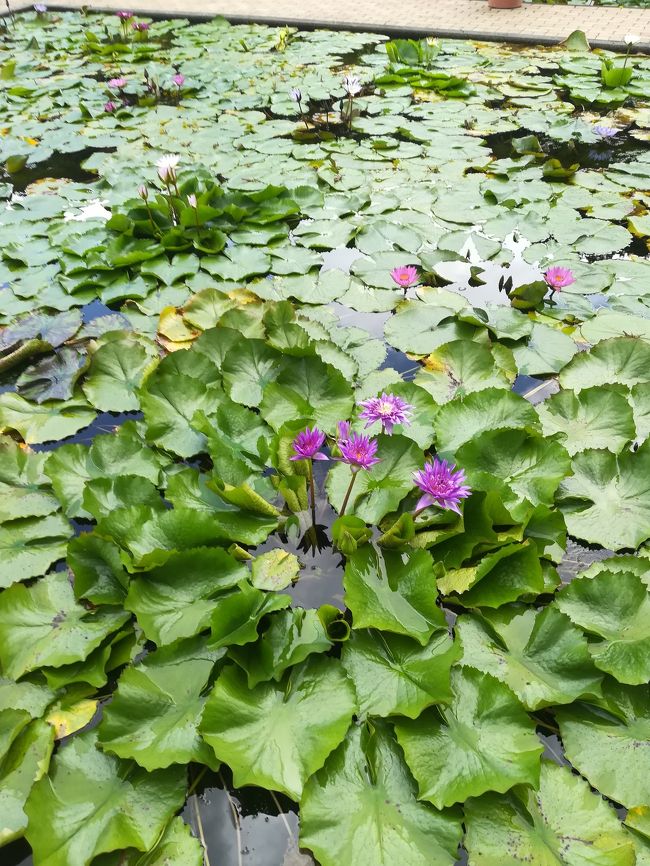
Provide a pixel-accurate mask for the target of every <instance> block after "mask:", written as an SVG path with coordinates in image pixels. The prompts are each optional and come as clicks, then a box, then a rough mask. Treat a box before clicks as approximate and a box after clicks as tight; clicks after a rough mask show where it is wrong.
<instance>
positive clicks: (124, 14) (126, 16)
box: [116, 10, 133, 21]
mask: <svg viewBox="0 0 650 866" xmlns="http://www.w3.org/2000/svg"><path fill="white" fill-rule="evenodd" d="M116 14H117V17H118V18H120V19H121V20H122V21H130V20H131V18H133V12H126V11H124V10H123V11H122V12H117V13H116Z"/></svg>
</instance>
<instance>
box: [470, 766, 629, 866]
mask: <svg viewBox="0 0 650 866" xmlns="http://www.w3.org/2000/svg"><path fill="white" fill-rule="evenodd" d="M465 820H466V822H467V836H466V839H465V845H466V847H467V850H468V851H469V857H470V860H469V862H470V863H472V866H519V864H522V863H530V864H533V863H534V864H535V866H634V864H635V853H634V843H633V840H632V837H631V835H630V834H628V833H626V832H625V830H624V829H623V827H621V825H620V823H619V821H618V819H617V817H616V814H615V812H614V811H613V809H611V808H610V806H608V805H607V804H606V803H605V802H604V801H603V800H602V799H601V798H600V797H598V796H597V795H596V794H592V793H591V791H590V790H589V786H588V785H587V783H586V782H585V781H584V780H583V779H581V778H579V777H578V776H574V775H573V774H572V773H571V771H570V770H569V769H567V768H566V767H558V766H556V765H555V764H550V763H546V762H545V763H544V764H543V765H542V773H541V778H540V785H539V790H538V791H536V790H531V789H530V788H524V787H522V788H517V789H515V790H514V791H513V792H512V793H511V794H509V795H507V796H498V795H497V794H485V795H484V796H483V797H480V798H479V799H476V800H470V801H469V802H468V803H466V804H465Z"/></svg>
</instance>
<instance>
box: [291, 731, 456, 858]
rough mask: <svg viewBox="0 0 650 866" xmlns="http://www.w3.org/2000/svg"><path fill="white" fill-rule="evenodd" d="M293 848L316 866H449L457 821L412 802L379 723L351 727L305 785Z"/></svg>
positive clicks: (407, 780)
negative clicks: (307, 854) (302, 850)
mask: <svg viewBox="0 0 650 866" xmlns="http://www.w3.org/2000/svg"><path fill="white" fill-rule="evenodd" d="M300 816H301V831H300V844H301V845H302V846H303V847H305V848H309V849H310V850H311V851H313V852H314V854H315V856H316V857H317V858H318V862H319V863H321V864H322V866H358V864H361V863H368V864H370V863H371V864H372V866H395V864H397V863H403V864H408V866H432V864H434V863H435V864H436V866H452V864H453V863H454V862H455V860H456V851H457V847H458V843H459V841H460V836H461V828H460V823H459V820H458V817H457V815H456V814H454V813H450V812H439V811H438V810H437V809H434V808H433V807H432V806H429V805H428V804H427V803H421V802H419V801H418V799H417V788H416V785H415V782H414V781H413V778H412V776H411V774H410V772H409V770H408V767H407V766H406V765H405V764H404V759H403V757H402V753H401V749H400V748H399V746H398V745H397V743H396V742H395V740H394V739H393V737H392V735H391V733H390V732H389V730H388V729H387V728H385V727H383V726H380V725H379V724H371V723H369V724H367V725H364V726H362V727H357V726H353V727H352V728H351V729H350V731H349V733H348V736H347V738H346V740H345V742H344V743H343V744H342V745H341V746H339V748H338V749H337V750H336V752H334V754H333V755H331V756H330V758H329V759H328V761H327V763H326V764H325V766H324V767H323V769H322V770H320V771H319V772H318V773H316V774H315V775H314V776H313V777H312V778H311V779H310V780H309V782H307V784H306V786H305V790H304V793H303V796H302V799H301V802H300Z"/></svg>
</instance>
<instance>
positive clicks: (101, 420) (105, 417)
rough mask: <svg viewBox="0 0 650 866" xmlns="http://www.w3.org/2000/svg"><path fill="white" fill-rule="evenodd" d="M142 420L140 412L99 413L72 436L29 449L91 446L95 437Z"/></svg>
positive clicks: (51, 449) (47, 449) (46, 449)
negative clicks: (129, 422)
mask: <svg viewBox="0 0 650 866" xmlns="http://www.w3.org/2000/svg"><path fill="white" fill-rule="evenodd" d="M143 418H144V415H143V414H142V412H99V414H98V415H97V417H96V418H95V420H94V421H92V423H90V424H89V425H88V426H87V427H84V428H83V430H80V431H79V432H78V433H75V434H74V436H68V437H67V438H66V439H57V440H56V441H55V442H43V443H41V444H39V445H32V446H31V448H32V450H33V451H54V450H55V449H56V448H60V447H61V445H74V444H80V445H91V444H92V441H93V439H94V438H95V436H99V434H100V433H114V432H115V430H116V429H117V428H118V427H119V426H120V425H122V424H125V423H126V422H127V421H141V420H142V419H143Z"/></svg>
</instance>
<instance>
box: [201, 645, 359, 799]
mask: <svg viewBox="0 0 650 866" xmlns="http://www.w3.org/2000/svg"><path fill="white" fill-rule="evenodd" d="M355 706H356V702H355V699H354V691H353V689H352V686H351V684H350V682H349V680H348V679H347V677H346V676H345V674H344V672H343V669H342V668H341V666H340V663H339V662H337V661H336V660H335V659H326V658H318V657H317V658H310V659H308V660H307V661H305V662H303V663H302V664H301V665H299V666H296V667H294V668H292V669H291V670H290V671H288V672H287V673H286V674H285V676H284V678H283V679H282V680H281V681H280V682H279V683H276V682H273V681H271V682H266V683H260V685H258V686H256V688H254V689H250V688H249V687H248V684H247V681H246V675H245V674H244V672H243V671H241V670H239V669H238V668H237V667H226V668H224V670H223V671H222V673H221V675H220V676H219V679H218V680H217V682H216V684H215V687H214V689H213V690H212V692H211V694H210V696H209V698H208V702H207V704H206V707H205V712H204V714H203V722H202V723H201V734H202V736H203V738H204V740H205V741H206V742H207V743H208V745H210V746H211V747H212V748H213V749H214V752H215V754H216V756H217V758H219V759H221V760H224V761H227V762H228V764H229V766H230V767H231V768H232V771H233V778H234V781H235V785H237V786H240V785H261V786H263V787H267V788H271V789H272V790H275V791H282V792H283V793H285V794H287V796H289V797H292V798H293V799H295V800H298V799H299V798H300V796H301V794H302V789H303V786H304V784H305V782H306V781H307V779H308V778H309V776H311V775H312V773H314V772H315V771H316V770H318V769H319V768H320V767H322V766H323V763H324V762H325V759H326V758H327V756H328V755H329V754H330V752H331V751H332V750H333V749H335V748H336V746H338V745H339V743H340V742H341V740H342V739H343V737H344V736H345V732H346V731H347V729H348V727H349V725H350V721H351V719H352V713H353V712H354V710H355Z"/></svg>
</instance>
